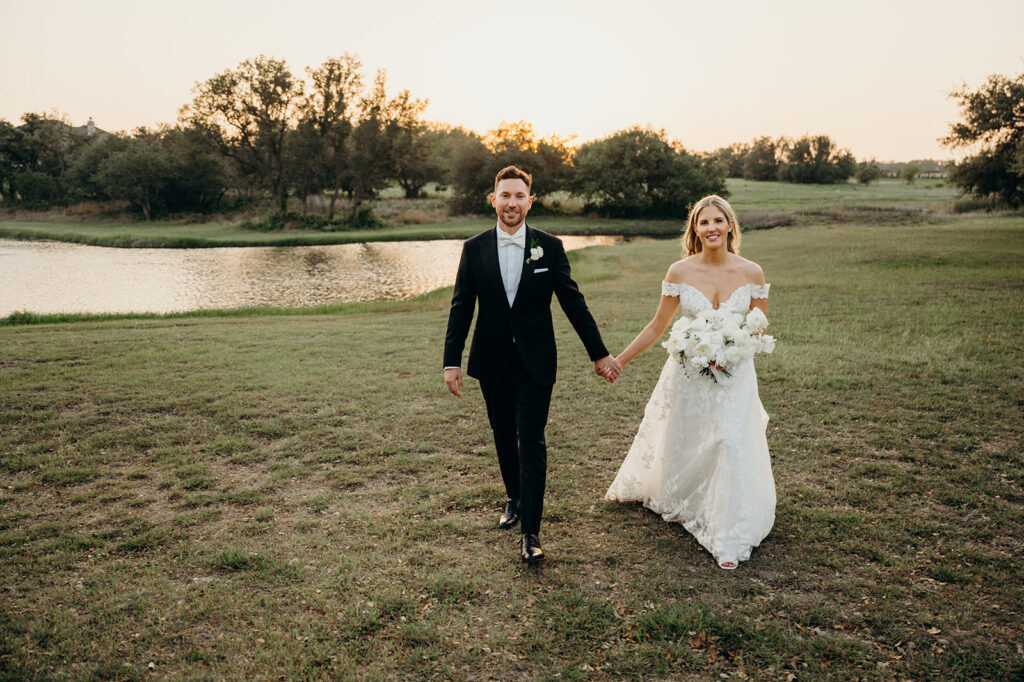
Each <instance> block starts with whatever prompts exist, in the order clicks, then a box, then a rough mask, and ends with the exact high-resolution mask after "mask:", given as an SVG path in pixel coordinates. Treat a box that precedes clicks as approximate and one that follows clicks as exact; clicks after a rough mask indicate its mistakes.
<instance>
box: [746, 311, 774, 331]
mask: <svg viewBox="0 0 1024 682" xmlns="http://www.w3.org/2000/svg"><path fill="white" fill-rule="evenodd" d="M744 326H746V328H747V329H750V330H752V331H757V330H759V329H764V328H766V327H767V326H768V318H767V317H766V316H765V314H764V313H763V312H762V311H761V309H760V308H754V309H753V310H751V311H750V312H749V313H747V319H746V320H745V321H744Z"/></svg>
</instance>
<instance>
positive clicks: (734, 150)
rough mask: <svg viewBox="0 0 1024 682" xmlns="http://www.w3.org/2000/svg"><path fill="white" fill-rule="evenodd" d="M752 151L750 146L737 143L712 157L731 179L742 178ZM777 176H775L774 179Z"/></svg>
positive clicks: (723, 148) (717, 150) (720, 148)
mask: <svg viewBox="0 0 1024 682" xmlns="http://www.w3.org/2000/svg"><path fill="white" fill-rule="evenodd" d="M749 151H750V146H749V145H745V144H742V143H739V142H735V143H733V144H731V145H729V146H728V147H719V148H718V149H716V150H715V151H714V152H712V156H714V157H715V159H717V160H718V162H719V163H720V164H722V165H723V166H724V167H725V169H726V173H727V174H728V177H730V178H742V177H743V168H744V165H745V164H746V160H747V153H748V152H749ZM774 177H775V176H774V175H773V176H772V178H774Z"/></svg>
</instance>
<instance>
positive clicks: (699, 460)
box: [605, 282, 775, 564]
mask: <svg viewBox="0 0 1024 682" xmlns="http://www.w3.org/2000/svg"><path fill="white" fill-rule="evenodd" d="M768 288H769V285H767V284H765V285H756V284H745V285H743V286H741V287H740V288H738V289H736V291H734V292H733V293H732V295H730V296H729V298H728V299H727V300H726V301H725V302H724V303H722V304H721V307H725V306H728V307H731V308H733V309H734V310H736V311H737V312H739V313H741V314H745V313H746V312H747V310H749V308H750V301H751V299H753V298H767V297H768ZM662 295H663V296H678V297H679V303H680V308H681V310H682V313H683V315H685V316H687V317H694V316H695V315H696V314H697V313H699V312H701V311H703V310H706V309H708V308H712V307H713V306H712V304H711V302H710V301H708V299H707V297H706V296H704V294H703V293H701V292H700V290H699V289H696V288H694V287H692V286H690V285H688V284H674V283H671V282H662ZM730 371H731V374H732V376H731V378H728V379H725V380H724V381H723V382H722V383H717V384H716V383H713V382H712V381H711V380H710V379H709V378H707V377H703V376H699V377H696V378H695V379H692V380H691V379H687V377H686V374H685V373H684V371H683V367H682V365H680V364H679V363H678V362H677V361H676V360H675V359H674V358H669V359H668V360H667V361H666V362H665V368H664V369H663V370H662V371H661V377H660V378H659V379H658V385H657V386H655V387H654V392H653V393H652V394H651V399H650V401H649V402H648V403H647V408H646V409H645V410H644V418H643V421H642V422H641V423H640V428H639V430H638V431H637V434H636V438H635V439H634V440H633V445H632V447H631V448H630V449H629V454H627V455H626V459H625V461H623V462H622V466H621V467H620V468H619V473H618V475H617V476H616V477H615V480H614V481H613V482H612V484H611V487H610V488H608V492H607V493H606V494H605V499H606V500H618V501H622V502H627V501H635V500H639V501H642V502H643V503H644V506H645V507H647V508H648V509H650V510H651V511H653V512H655V513H657V514H660V515H661V517H662V518H663V519H665V520H666V521H675V522H679V523H681V524H682V525H683V527H684V528H686V530H688V531H689V532H690V533H691V534H692V535H693V536H694V537H695V538H696V539H697V542H699V543H700V544H701V545H703V547H704V548H705V549H707V550H708V551H709V552H711V554H712V555H713V556H714V557H715V560H716V561H717V562H718V563H719V564H722V563H723V562H732V563H733V564H738V563H739V562H740V561H745V560H747V559H749V558H750V550H751V549H752V548H753V547H756V546H757V545H758V544H759V543H760V542H761V540H763V539H764V538H765V537H766V536H767V535H768V533H769V531H771V529H772V524H774V522H775V481H774V479H773V478H772V466H771V460H770V458H769V455H768V441H767V439H766V437H765V429H766V427H767V425H768V414H767V413H766V412H765V411H764V408H763V407H762V406H761V399H760V398H759V397H758V394H757V375H756V373H755V372H754V363H753V361H752V360H747V361H745V362H742V363H740V364H739V365H737V366H736V367H735V369H732V368H730Z"/></svg>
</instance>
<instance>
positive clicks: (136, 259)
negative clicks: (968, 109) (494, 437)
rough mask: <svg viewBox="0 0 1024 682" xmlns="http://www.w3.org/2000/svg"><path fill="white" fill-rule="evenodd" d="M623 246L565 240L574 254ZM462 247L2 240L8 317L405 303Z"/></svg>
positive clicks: (449, 280)
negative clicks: (153, 245) (162, 245)
mask: <svg viewBox="0 0 1024 682" xmlns="http://www.w3.org/2000/svg"><path fill="white" fill-rule="evenodd" d="M617 240H618V238H616V237H562V242H563V243H564V244H565V248H566V250H567V251H570V250H573V249H581V248H584V247H587V246H598V245H608V244H613V243H615V242H616V241H617ZM461 249H462V241H461V240H456V239H451V240H438V241H420V242H372V243H360V244H341V245H334V246H287V247H285V246H282V247H275V246H259V247H230V248H212V249H119V248H108V247H99V246H83V245H80V244H68V243H63V242H24V241H14V240H8V239H0V317H4V316H7V315H10V314H11V313H13V312H16V311H28V312H33V313H43V314H45V313H141V312H154V313H169V312H178V311H187V310H201V309H210V308H238V307H246V306H280V307H295V306H313V305H320V304H325V303H342V302H355V301H370V300H398V299H404V298H409V297H411V296H416V295H419V294H422V293H425V292H427V291H431V290H433V289H438V288H440V287H446V286H450V285H451V284H453V283H454V281H455V271H456V269H457V268H458V265H459V254H460V252H461Z"/></svg>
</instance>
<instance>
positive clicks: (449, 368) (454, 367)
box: [445, 366, 462, 369]
mask: <svg viewBox="0 0 1024 682" xmlns="http://www.w3.org/2000/svg"><path fill="white" fill-rule="evenodd" d="M445 369H462V368H461V367H458V366H456V367H445Z"/></svg>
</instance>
